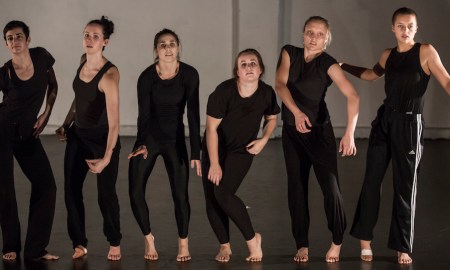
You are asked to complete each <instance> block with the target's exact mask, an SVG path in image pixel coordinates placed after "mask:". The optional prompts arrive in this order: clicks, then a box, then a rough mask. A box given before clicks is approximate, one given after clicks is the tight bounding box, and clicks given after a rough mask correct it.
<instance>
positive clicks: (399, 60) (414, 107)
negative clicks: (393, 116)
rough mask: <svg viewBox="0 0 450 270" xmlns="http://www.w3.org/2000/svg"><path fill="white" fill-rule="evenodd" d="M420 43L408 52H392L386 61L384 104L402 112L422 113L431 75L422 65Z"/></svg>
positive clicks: (395, 49)
mask: <svg viewBox="0 0 450 270" xmlns="http://www.w3.org/2000/svg"><path fill="white" fill-rule="evenodd" d="M420 45H421V44H420V43H416V44H414V46H413V47H412V48H411V49H410V50H409V51H406V52H402V53H400V52H398V51H397V47H395V48H394V49H392V50H391V53H390V54H389V57H388V59H387V60H386V74H385V77H384V80H385V92H386V99H385V100H384V104H386V106H389V107H391V108H392V109H395V110H397V111H400V112H412V113H422V111H423V104H424V98H423V95H424V94H425V91H426V90H427V86H428V81H429V80H430V75H427V74H426V73H425V72H424V71H423V69H422V65H421V63H420Z"/></svg>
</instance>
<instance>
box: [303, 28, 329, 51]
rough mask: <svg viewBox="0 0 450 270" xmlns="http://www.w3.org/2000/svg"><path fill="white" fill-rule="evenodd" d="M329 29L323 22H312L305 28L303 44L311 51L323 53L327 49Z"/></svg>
mask: <svg viewBox="0 0 450 270" xmlns="http://www.w3.org/2000/svg"><path fill="white" fill-rule="evenodd" d="M327 39H328V28H327V26H326V25H325V23H323V22H321V21H311V22H309V23H308V24H307V25H306V27H305V32H304V33H303V44H304V46H305V48H307V49H309V50H311V51H322V50H324V49H325V47H326V41H327Z"/></svg>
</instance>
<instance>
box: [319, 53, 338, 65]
mask: <svg viewBox="0 0 450 270" xmlns="http://www.w3.org/2000/svg"><path fill="white" fill-rule="evenodd" d="M321 58H322V61H325V62H332V63H333V64H334V63H337V61H336V59H335V58H334V57H333V56H331V55H329V54H328V53H327V52H323V53H322V55H321Z"/></svg>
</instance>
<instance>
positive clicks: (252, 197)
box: [0, 136, 450, 270]
mask: <svg viewBox="0 0 450 270" xmlns="http://www.w3.org/2000/svg"><path fill="white" fill-rule="evenodd" d="M42 141H43V144H44V147H45V148H46V150H47V153H48V155H49V157H50V162H51V164H52V166H53V170H54V174H55V177H56V179H57V185H58V188H59V189H58V198H57V206H56V215H55V222H54V227H53V234H52V239H51V243H50V245H49V247H48V249H49V251H51V252H53V253H55V254H58V255H60V256H61V259H60V260H59V261H56V262H24V261H23V260H19V261H18V262H16V263H5V262H3V264H0V268H3V269H27V270H39V269H51V270H55V269H60V270H66V269H73V270H88V269H90V270H97V269H110V270H120V269H144V270H148V269H186V270H187V269H190V270H193V269H221V270H226V269H251V270H260V269H314V270H316V269H317V270H320V269H327V270H347V269H361V270H375V269H414V270H421V269H449V268H450V252H449V247H448V245H449V243H450V215H449V209H450V198H449V196H448V194H449V191H450V181H449V180H450V164H449V161H450V141H448V140H447V141H446V140H427V141H426V142H425V151H424V155H423V158H422V165H421V170H420V177H419V184H418V195H417V212H416V226H415V240H414V245H415V246H414V253H413V259H414V262H413V264H412V265H411V266H406V267H405V266H399V265H398V264H396V257H395V253H394V252H393V251H391V250H388V249H387V247H386V246H387V235H388V230H389V220H390V211H391V204H392V173H391V171H390V170H389V171H388V173H387V175H386V178H385V185H384V190H383V195H382V196H383V198H382V205H381V213H380V219H379V222H378V225H377V227H376V231H375V235H376V236H375V237H376V238H375V240H374V242H373V246H372V247H373V250H374V253H375V260H374V262H372V263H362V262H360V260H359V255H358V254H359V246H358V241H357V240H355V239H353V238H352V237H350V236H349V235H348V234H347V235H346V238H345V240H344V245H343V248H342V252H341V262H339V263H336V264H327V263H325V262H324V259H323V257H324V255H325V253H326V251H327V248H328V247H329V244H330V242H331V235H330V232H329V231H328V230H327V226H326V220H325V215H324V210H323V203H322V195H321V192H320V190H319V186H318V184H317V182H316V180H315V177H314V175H312V176H311V184H310V209H311V229H310V242H311V247H310V262H309V263H306V264H305V263H303V264H298V263H294V262H293V261H292V256H293V254H294V253H295V245H294V241H293V239H292V237H291V233H290V218H289V213H288V209H287V199H286V197H287V190H286V173H285V166H284V161H283V153H282V148H281V141H280V140H271V141H270V142H269V144H268V145H267V147H266V149H265V150H264V151H263V152H262V153H261V154H260V156H258V157H257V158H256V159H255V160H254V163H253V166H252V168H251V171H250V172H249V174H248V176H247V178H246V179H245V180H244V183H243V184H242V186H241V188H240V190H239V192H238V193H239V195H240V197H241V198H242V199H243V200H244V202H245V203H246V204H247V205H248V207H249V213H250V215H251V218H252V221H253V223H254V227H255V229H256V230H257V231H258V232H260V233H261V234H262V236H263V251H264V260H263V262H262V263H246V262H245V260H244V258H245V256H246V255H247V250H246V246H245V241H244V239H243V237H242V236H241V235H240V234H239V233H238V231H237V229H236V227H235V226H234V224H232V226H231V233H232V241H231V242H232V249H233V255H232V259H231V261H230V262H229V263H227V264H223V263H216V262H215V261H214V260H213V258H214V256H215V254H216V252H217V249H218V243H217V241H216V239H215V237H214V235H213V232H212V230H211V228H210V226H209V223H208V221H207V218H206V214H205V207H204V197H203V191H202V186H201V179H200V178H199V177H197V176H195V175H194V174H193V172H191V178H190V188H189V192H190V201H191V207H192V215H191V223H190V235H189V237H190V252H191V255H192V261H190V262H188V263H177V262H176V261H175V256H176V253H177V233H176V226H175V220H174V214H173V205H172V201H171V196H170V190H169V183H168V180H167V174H166V172H165V169H164V166H163V162H162V160H161V159H159V160H158V162H157V165H156V167H155V169H154V171H153V174H152V176H151V177H150V181H149V184H148V186H147V202H148V203H149V207H150V211H151V221H152V228H153V233H154V235H155V236H156V245H157V249H158V253H159V255H160V260H159V261H157V262H148V261H145V260H144V259H143V247H144V243H143V237H142V235H141V232H140V230H139V227H138V225H137V223H136V221H135V220H134V217H133V215H132V213H131V208H130V203H129V199H128V194H127V191H128V180H127V173H128V161H127V159H126V155H127V154H128V152H129V151H131V148H132V145H133V143H134V138H133V137H123V138H122V153H121V164H120V173H119V180H118V184H117V190H118V194H119V200H120V205H121V223H122V224H121V225H122V234H123V240H122V244H121V247H122V255H123V259H122V260H121V261H120V262H108V261H107V260H106V254H107V251H108V243H107V242H106V239H105V237H104V236H103V233H102V225H101V215H100V212H99V208H98V205H97V201H96V200H97V195H96V186H95V181H96V180H95V178H94V177H93V176H92V175H90V176H88V178H87V180H86V184H85V187H84V196H85V204H86V207H87V210H86V216H87V224H86V225H87V228H86V230H87V233H88V238H89V247H88V249H89V254H88V255H87V256H86V258H85V259H84V260H77V261H73V260H72V259H71V258H70V256H71V254H72V250H71V242H70V240H69V238H68V236H67V231H66V225H65V219H66V211H65V206H64V199H63V169H62V168H63V156H64V144H63V143H59V142H58V141H57V140H56V138H55V137H54V136H43V137H42ZM357 147H358V155H357V156H356V157H351V158H339V159H338V162H339V164H338V165H339V174H340V179H341V180H340V181H341V188H342V192H343V195H344V200H345V206H346V211H347V222H348V224H349V226H350V224H351V222H352V220H353V213H354V210H355V207H356V202H357V198H358V195H359V191H360V187H361V183H362V177H363V174H364V167H365V154H366V149H367V140H358V141H357ZM0 166H1V164H0ZM15 170H16V172H15V175H16V193H17V197H18V198H20V200H19V202H18V203H19V211H20V215H21V217H20V218H21V222H22V232H23V234H25V231H26V226H27V220H26V217H27V204H28V200H29V192H30V187H29V184H28V182H27V180H26V178H25V177H24V176H23V174H22V172H21V171H20V169H19V168H18V166H16V169H15ZM0 239H1V238H0Z"/></svg>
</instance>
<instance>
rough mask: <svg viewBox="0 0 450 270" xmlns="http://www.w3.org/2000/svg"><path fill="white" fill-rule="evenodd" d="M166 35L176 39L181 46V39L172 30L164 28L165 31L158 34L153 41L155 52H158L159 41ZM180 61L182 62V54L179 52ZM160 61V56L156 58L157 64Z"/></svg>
mask: <svg viewBox="0 0 450 270" xmlns="http://www.w3.org/2000/svg"><path fill="white" fill-rule="evenodd" d="M164 35H171V36H173V37H174V38H175V41H176V42H177V45H178V46H180V38H179V37H178V35H177V34H176V33H175V32H174V31H173V30H170V29H167V28H164V29H163V30H161V31H159V32H158V33H156V35H155V38H154V39H153V50H154V51H156V47H157V46H158V41H159V39H160V38H161V37H162V36H164ZM177 58H178V60H180V52H178V55H177ZM156 61H158V54H157V55H156V57H155V62H156Z"/></svg>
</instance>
